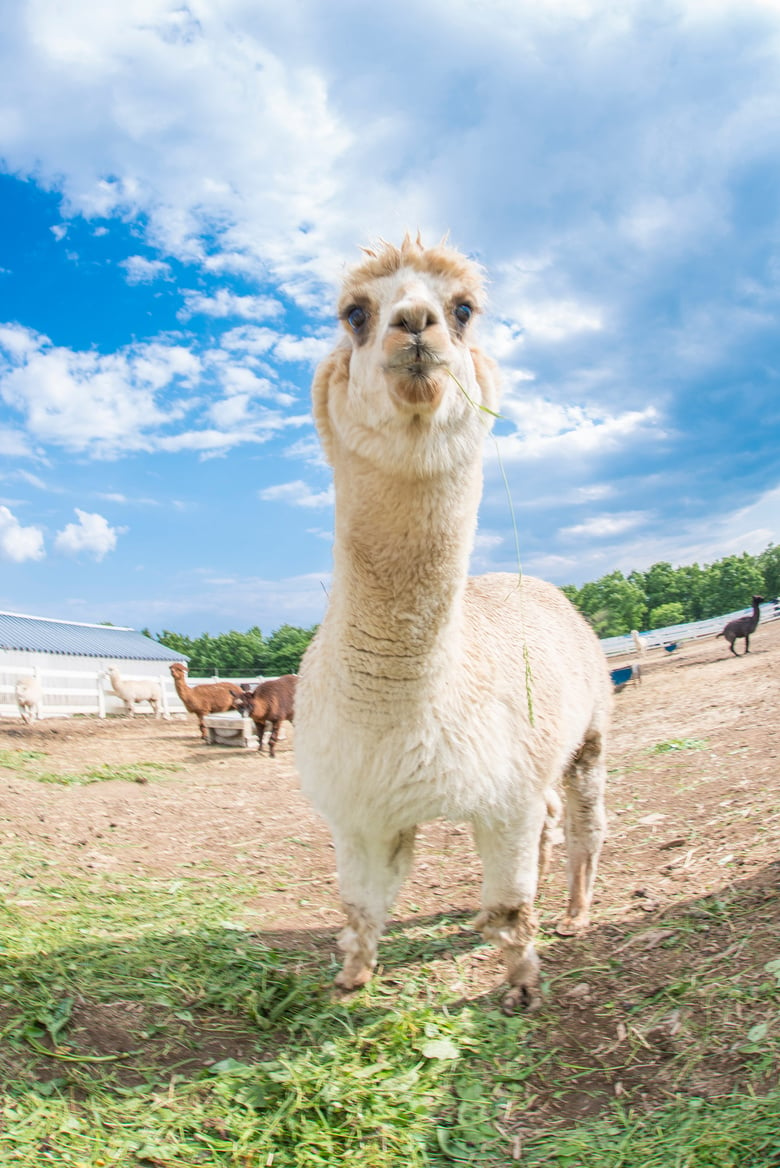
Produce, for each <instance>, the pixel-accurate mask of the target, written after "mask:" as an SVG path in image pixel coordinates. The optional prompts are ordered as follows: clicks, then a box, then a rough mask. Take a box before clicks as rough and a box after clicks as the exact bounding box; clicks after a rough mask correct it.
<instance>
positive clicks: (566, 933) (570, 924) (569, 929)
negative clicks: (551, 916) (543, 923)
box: [555, 913, 590, 937]
mask: <svg viewBox="0 0 780 1168" xmlns="http://www.w3.org/2000/svg"><path fill="white" fill-rule="evenodd" d="M589 924H590V917H589V916H588V914H587V913H578V914H577V915H576V916H574V917H571V916H569V915H568V914H567V915H566V916H565V917H563V918H562V919H561V920H560V921H558V924H557V925H556V926H555V931H556V933H557V934H558V936H559V937H577V936H579V934H580V933H584V932H585V930H586V929H587V927H588V925H589Z"/></svg>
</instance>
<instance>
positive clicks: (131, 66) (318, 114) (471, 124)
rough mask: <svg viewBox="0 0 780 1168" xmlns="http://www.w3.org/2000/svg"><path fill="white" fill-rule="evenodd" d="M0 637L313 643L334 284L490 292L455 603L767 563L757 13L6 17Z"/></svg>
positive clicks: (775, 162) (777, 26)
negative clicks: (135, 632) (141, 632)
mask: <svg viewBox="0 0 780 1168" xmlns="http://www.w3.org/2000/svg"><path fill="white" fill-rule="evenodd" d="M0 216H1V218H0V608H2V609H10V610H12V611H17V612H28V613H34V614H38V615H44V616H53V617H61V618H65V619H74V620H87V621H102V620H109V621H112V622H113V623H115V624H127V625H131V626H134V627H136V628H140V627H144V626H147V627H149V628H150V629H151V630H152V631H153V632H160V631H162V630H163V629H171V630H175V631H178V632H183V633H188V634H192V635H197V634H199V633H201V632H204V631H208V632H211V633H218V632H221V631H226V630H228V629H231V628H235V629H239V630H244V629H247V628H249V627H250V626H251V625H254V624H259V625H260V627H261V628H262V630H263V632H264V633H266V634H268V633H270V632H271V631H272V630H273V629H275V628H277V627H279V625H281V624H283V623H286V622H289V623H291V624H298V625H307V626H308V625H310V624H313V623H315V622H316V621H318V620H319V619H320V618H321V616H322V613H323V610H324V605H325V590H326V588H327V585H328V579H329V573H330V536H331V530H332V519H333V516H332V496H331V485H330V473H329V471H328V469H327V467H326V466H325V465H324V464H323V462H322V459H321V458H320V455H319V450H318V446H317V442H316V438H315V434H314V430H313V426H312V423H311V418H310V414H309V385H310V381H311V376H312V372H313V368H314V366H315V364H316V362H317V360H318V359H319V358H320V357H322V356H323V355H324V354H325V353H326V352H327V351H328V349H329V348H330V346H331V345H332V343H333V341H334V338H335V336H336V329H335V324H334V302H335V296H336V290H337V287H338V283H339V280H340V278H341V275H342V273H343V271H344V268H345V265H348V264H350V263H352V262H353V261H355V260H357V259H358V256H359V247H360V246H361V245H362V244H364V243H370V242H371V241H372V240H376V239H377V238H379V237H383V238H386V239H390V240H392V241H398V240H400V238H401V236H402V235H403V233H404V232H405V231H406V230H407V229H410V230H412V231H416V230H417V229H418V228H419V230H420V231H421V233H422V235H423V238H424V239H425V240H426V241H430V242H436V241H437V240H438V239H439V238H440V237H441V236H442V235H443V234H444V233H445V232H449V233H450V239H451V241H452V242H453V243H454V244H455V245H456V246H458V247H459V248H460V249H461V250H463V251H465V252H466V253H468V254H469V255H472V256H473V257H475V258H476V259H478V260H479V261H480V262H481V263H482V264H484V265H485V267H486V269H487V272H488V275H489V281H490V283H489V292H490V310H489V312H488V314H487V315H486V317H485V318H484V319H483V320H482V321H481V322H480V329H481V343H482V345H483V347H484V348H485V349H486V350H488V351H489V352H490V353H491V354H492V355H493V356H494V357H495V358H496V359H497V360H498V361H499V362H500V364H501V367H502V370H503V382H504V396H503V403H502V413H503V415H504V420H503V421H502V422H500V423H499V424H498V426H497V428H496V435H497V442H496V444H495V445H494V444H492V442H491V443H489V444H488V446H487V448H486V480H485V496H484V500H483V505H482V508H481V512H480V525H479V532H478V536H477V541H476V546H475V551H474V556H473V570H474V571H475V572H483V571H490V570H494V569H508V570H514V568H515V567H516V558H515V545H514V536H513V532H512V519H511V513H510V508H509V505H508V503H507V498H506V491H505V487H504V483H503V477H502V473H501V469H500V465H499V452H500V463H501V464H502V465H503V468H504V471H505V473H506V477H507V480H508V482H509V485H510V490H511V496H512V499H513V502H514V508H515V512H516V515H517V522H518V528H519V535H520V544H521V554H522V562H523V568H524V570H525V571H527V572H530V573H533V574H536V575H541V576H544V577H546V578H547V579H550V580H553V581H554V582H555V583H558V584H566V583H573V584H582V583H584V582H585V581H586V580H593V579H596V578H598V577H599V576H601V575H603V574H605V573H607V572H610V571H613V570H615V569H620V570H622V571H623V572H626V573H628V572H629V571H631V570H632V569H634V568H636V569H642V568H646V567H648V566H649V565H650V564H652V563H654V562H656V561H658V560H669V561H671V562H672V563H673V564H683V563H691V562H693V561H694V560H698V561H699V562H700V563H708V562H711V561H713V560H715V559H719V558H721V557H722V556H724V555H728V554H731V553H739V552H742V551H749V552H752V553H757V552H759V551H761V550H762V549H763V548H764V547H766V545H767V544H768V543H770V542H780V459H779V458H778V439H779V438H780V385H779V384H778V381H779V372H780V343H778V304H779V303H780V2H778V0H733V2H732V0H719V2H715V0H712V2H709V0H678V2H677V3H664V2H663V0H652V2H650V3H645V2H635V3H632V2H631V0H626V2H625V3H621V4H613V3H606V2H602V3H594V2H589V0H556V2H545V0H527V2H526V0H479V2H477V3H475V2H474V0H470V2H469V3H462V2H461V0H447V3H444V2H443V0H442V2H438V0H427V2H426V0H415V2H414V3H406V2H404V0H401V2H399V3H396V4H394V5H392V6H387V5H360V4H356V3H351V2H343V0H334V2H332V3H328V4H327V5H326V4H324V3H321V2H310V0H298V2H297V3H295V4H290V5H286V6H284V5H282V6H280V5H277V4H270V3H266V2H265V0H261V2H258V0H220V2H219V3H217V2H216V0H214V2H212V0H203V2H200V3H194V2H193V3H191V4H186V3H177V2H176V0H174V2H172V3H169V2H165V0H130V2H129V3H128V4H126V5H122V6H116V8H115V7H114V6H113V5H100V4H97V3H94V2H93V3H84V2H82V0H71V2H70V3H69V4H67V5H62V4H60V3H59V2H58V0H11V2H10V3H9V4H6V5H4V6H3V10H2V16H0Z"/></svg>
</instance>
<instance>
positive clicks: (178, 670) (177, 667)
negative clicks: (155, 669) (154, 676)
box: [170, 661, 187, 681]
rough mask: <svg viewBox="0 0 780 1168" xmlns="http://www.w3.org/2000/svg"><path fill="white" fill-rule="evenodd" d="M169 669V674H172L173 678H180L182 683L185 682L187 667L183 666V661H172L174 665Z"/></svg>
mask: <svg viewBox="0 0 780 1168" xmlns="http://www.w3.org/2000/svg"><path fill="white" fill-rule="evenodd" d="M170 669H171V673H172V674H173V676H174V678H177V677H178V678H181V680H182V681H186V680H187V666H186V665H185V664H184V662H183V661H174V663H173V665H171V667H170Z"/></svg>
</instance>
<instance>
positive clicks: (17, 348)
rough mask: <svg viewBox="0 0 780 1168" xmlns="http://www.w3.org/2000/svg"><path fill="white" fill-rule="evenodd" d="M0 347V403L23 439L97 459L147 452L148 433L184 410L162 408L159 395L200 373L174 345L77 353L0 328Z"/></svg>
mask: <svg viewBox="0 0 780 1168" xmlns="http://www.w3.org/2000/svg"><path fill="white" fill-rule="evenodd" d="M0 347H4V348H5V350H6V355H7V359H6V361H5V363H4V365H0V397H2V398H3V400H4V401H5V402H6V403H7V404H8V405H9V406H11V407H12V408H13V409H15V410H17V411H18V412H19V413H20V414H22V415H23V416H24V418H25V422H26V426H27V429H28V431H29V433H30V434H31V435H32V436H33V437H34V438H36V439H38V440H40V441H42V442H51V443H54V444H55V445H60V446H64V447H66V448H68V449H71V450H77V451H89V452H90V453H92V454H94V455H95V456H97V457H103V458H113V457H116V456H118V455H119V454H122V453H126V452H127V451H129V450H142V449H151V448H152V447H153V445H154V440H153V437H152V435H153V433H154V431H155V430H157V429H161V428H162V427H164V426H165V425H166V424H168V423H170V422H171V421H173V420H176V419H178V418H180V417H181V416H182V415H183V413H184V412H185V409H186V408H188V403H185V404H181V403H178V404H177V403H173V404H170V405H166V404H163V403H162V402H160V401H158V393H159V392H160V391H162V390H168V389H170V388H171V387H172V386H174V385H178V386H180V387H185V388H187V387H190V386H192V384H193V383H194V379H195V378H196V377H197V375H198V373H199V371H200V368H201V366H200V361H199V359H198V358H197V357H196V356H195V355H194V354H193V353H191V352H190V351H189V350H188V349H185V348H184V347H183V346H180V345H165V344H161V343H157V342H151V343H148V344H141V345H134V346H128V347H127V348H125V349H122V350H119V351H118V352H116V353H109V354H100V353H97V352H94V351H92V350H88V351H80V352H79V351H74V350H71V349H66V348H62V347H56V346H53V345H52V344H51V342H50V341H49V339H48V337H44V336H40V335H39V334H36V333H34V332H32V330H29V329H22V328H18V327H16V328H13V327H11V328H9V327H6V328H4V329H0ZM1 355H2V352H1V348H0V356H1Z"/></svg>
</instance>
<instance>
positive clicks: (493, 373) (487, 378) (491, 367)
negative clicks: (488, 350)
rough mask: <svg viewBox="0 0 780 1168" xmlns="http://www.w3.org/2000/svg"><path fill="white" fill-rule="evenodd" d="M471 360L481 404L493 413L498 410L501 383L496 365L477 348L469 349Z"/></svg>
mask: <svg viewBox="0 0 780 1168" xmlns="http://www.w3.org/2000/svg"><path fill="white" fill-rule="evenodd" d="M471 359H472V361H473V362H474V372H475V374H476V377H477V384H478V386H479V388H480V389H481V390H482V403H481V404H482V405H483V406H487V408H488V409H489V410H493V411H494V412H495V411H496V410H498V404H499V397H500V383H501V374H500V372H499V368H498V365H497V364H496V362H495V361H494V360H493V358H492V357H488V356H487V355H486V354H485V353H483V352H482V350H481V349H477V348H472V349H471Z"/></svg>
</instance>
